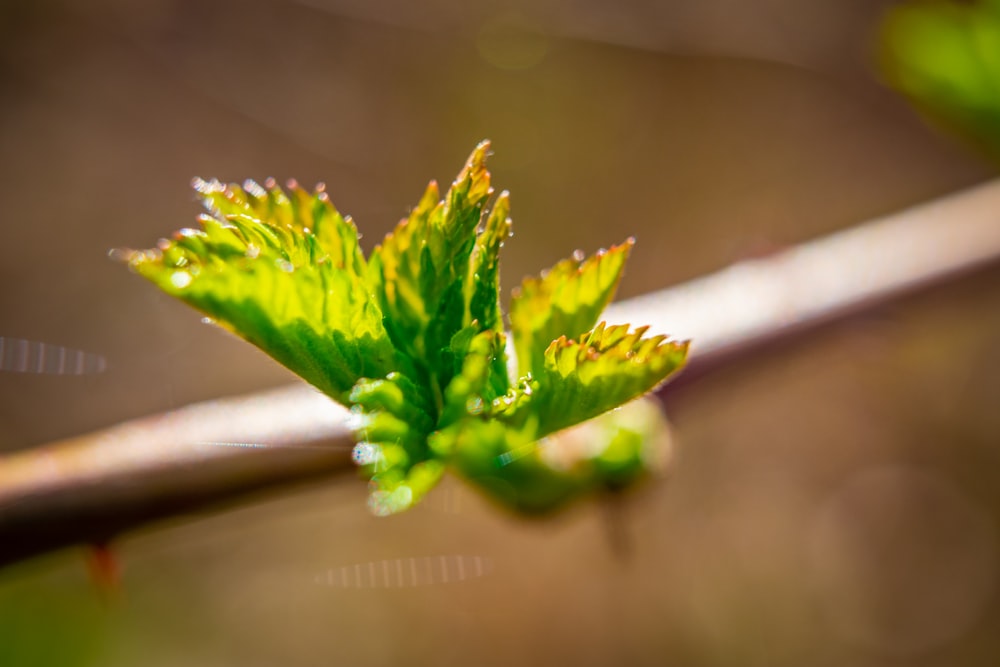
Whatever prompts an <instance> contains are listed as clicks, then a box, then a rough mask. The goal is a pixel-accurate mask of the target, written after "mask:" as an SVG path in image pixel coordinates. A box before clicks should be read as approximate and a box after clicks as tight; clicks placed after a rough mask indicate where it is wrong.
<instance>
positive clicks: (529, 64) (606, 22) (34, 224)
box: [0, 0, 1000, 667]
mask: <svg viewBox="0 0 1000 667" xmlns="http://www.w3.org/2000/svg"><path fill="white" fill-rule="evenodd" d="M888 4H890V3H880V2H876V3H872V2H861V1H860V0H854V1H850V2H844V1H842V0H823V1H818V0H817V1H814V2H809V3H804V2H796V1H794V0H756V1H755V2H741V1H738V0H711V1H704V2H673V1H664V2H641V1H638V0H633V1H631V2H621V3H601V2H591V1H590V0H575V1H573V0H544V1H539V2H531V3H528V2H524V3H516V2H505V3H504V2H501V3H462V2H452V1H448V0H435V1H433V2H419V3H418V2H408V1H404V0H395V1H392V2H380V3H373V2H360V1H356V2H350V1H348V0H299V1H297V2H293V1H278V0H275V1H274V2H263V1H259V2H258V1H253V2H236V1H235V0H233V1H229V2H226V1H224V0H206V1H203V2H194V1H192V2H183V1H175V2H171V1H168V0H156V1H153V2H144V3H132V2H126V1H125V0H120V1H114V0H105V1H102V2H91V3H80V4H76V3H69V2H65V3H64V2H59V1H58V0H42V1H39V2H16V1H7V2H5V3H2V4H0V156H2V160H0V201H2V202H3V206H2V208H0V211H2V213H0V215H2V216H3V218H2V227H0V229H2V231H3V242H2V243H0V278H2V281H3V282H2V284H3V289H2V290H0V336H7V337H16V338H24V339H29V340H36V341H44V342H48V343H52V344H58V345H64V346H69V347H71V348H77V349H83V350H87V351H91V352H95V353H98V354H101V355H103V356H104V357H105V358H106V359H107V362H108V369H107V371H106V372H105V373H103V374H99V375H88V376H82V377H68V376H51V375H34V374H20V373H13V372H0V450H15V449H19V448H23V447H28V446H31V445H35V444H39V443H42V442H46V441H48V440H52V439H55V438H60V437H66V436H70V435H75V434H79V433H83V432H86V431H88V430H91V429H94V428H98V427H101V426H105V425H109V424H112V423H115V422H117V421H120V420H122V419H126V418H129V417H133V416H138V415H143V414H148V413H152V412H156V411H159V410H164V409H167V408H170V407H175V406H180V405H184V404H186V403H189V402H192V401H196V400H201V399H205V398H210V397H214V396H221V395H228V394H234V393H240V392H245V391H250V390H253V389H258V388H263V387H267V386H273V385H278V384H282V383H285V382H288V381H291V380H292V378H291V376H290V375H289V374H288V373H286V372H285V371H283V370H282V369H280V368H278V367H277V366H276V365H275V364H273V363H272V362H270V361H269V360H268V359H266V358H265V357H264V356H263V355H261V354H260V353H258V352H256V351H255V350H252V349H250V348H249V347H248V346H246V345H243V344H241V343H238V342H235V341H233V340H232V339H230V338H229V337H228V336H226V335H224V334H222V333H220V332H219V331H218V330H215V329H212V328H210V327H206V326H205V325H203V324H201V323H200V321H199V317H198V316H197V315H196V314H194V313H192V312H190V311H188V310H187V309H186V308H185V307H183V306H182V305H180V304H177V303H173V302H171V301H170V300H169V299H167V298H166V297H163V296H161V295H159V294H157V293H156V292H155V291H154V289H153V288H151V287H150V286H148V285H146V284H145V283H144V282H143V281H141V280H140V279H139V278H137V277H135V276H130V275H129V274H128V272H127V271H126V270H125V269H124V268H123V267H122V266H120V265H117V264H115V263H113V262H111V261H110V260H108V258H107V251H108V249H110V248H113V247H121V246H129V247H144V246H149V245H151V244H152V243H153V242H155V240H156V239H157V238H158V237H159V236H162V235H165V234H168V233H169V232H171V231H172V230H174V229H176V228H179V227H181V226H186V225H191V224H193V220H194V215H195V214H196V213H197V208H196V206H195V204H194V203H193V197H192V195H191V192H190V190H189V189H188V183H189V181H190V179H191V177H193V176H195V175H200V176H204V177H212V176H215V177H219V178H221V179H226V180H242V179H243V178H246V177H254V178H257V179H262V178H264V177H266V176H269V175H274V176H276V177H278V178H282V179H283V178H287V177H290V176H295V177H296V178H298V179H299V180H300V181H302V182H304V183H310V184H311V183H313V182H315V181H318V180H322V181H325V182H326V183H327V185H328V190H329V192H330V194H331V197H332V198H333V200H334V202H335V203H336V204H337V206H338V207H339V208H340V209H341V210H342V211H344V212H346V213H350V214H352V215H353V216H354V217H355V219H356V220H357V221H358V223H359V226H360V227H361V229H362V231H363V232H364V233H365V238H364V240H363V243H364V244H365V245H366V247H368V248H370V247H371V246H372V245H374V243H375V242H376V241H377V239H379V238H380V237H381V235H382V234H383V233H384V232H385V231H386V230H387V229H388V228H389V226H390V225H391V224H393V223H394V222H395V221H396V220H397V219H398V218H399V217H400V216H402V215H404V214H405V213H406V211H407V207H408V206H410V205H412V204H413V203H415V201H416V199H417V197H418V196H419V194H420V193H421V191H422V188H423V186H424V185H425V183H426V181H427V180H428V179H429V178H432V177H433V178H437V179H438V180H440V181H444V182H447V181H448V180H449V179H450V178H451V177H452V176H453V175H454V173H455V172H456V171H457V169H458V168H459V166H460V165H461V162H462V161H463V160H464V158H465V156H466V155H467V154H468V152H469V151H470V150H471V148H472V147H473V145H474V144H475V143H476V142H477V141H478V140H479V139H481V138H484V137H489V138H491V139H492V140H493V142H494V150H495V151H496V156H495V157H494V158H493V160H492V162H491V166H492V171H493V172H494V179H495V183H496V184H497V185H498V186H499V187H501V188H507V189H510V190H511V191H512V193H513V217H514V224H515V237H514V238H513V239H512V240H511V242H510V243H508V244H507V246H506V248H505V252H506V256H505V265H504V271H505V273H504V280H505V289H506V288H509V287H510V286H512V285H513V284H514V282H515V280H517V279H519V278H520V276H522V275H525V274H527V273H533V272H536V271H538V270H539V269H540V268H542V267H544V266H547V265H549V264H551V263H553V262H554V261H555V260H557V259H559V258H560V257H563V256H566V255H568V254H569V253H570V252H571V251H572V250H573V249H575V248H577V247H580V248H583V249H585V250H587V251H593V250H595V249H596V248H598V247H601V246H607V245H609V244H611V243H613V242H616V241H618V240H620V239H621V238H623V237H624V236H627V235H629V234H635V235H636V236H637V237H638V238H639V245H638V247H637V250H636V252H635V253H634V255H633V259H632V261H631V264H630V266H629V271H628V274H627V276H626V279H625V282H624V283H623V286H622V294H623V295H626V296H627V295H632V294H638V293H642V292H646V291H649V290H652V289H656V288H659V287H664V286H667V285H670V284H674V283H677V282H681V281H683V280H685V279H688V278H692V277H694V276H697V275H699V274H701V273H704V272H708V271H711V270H714V269H717V268H720V267H722V266H725V265H726V264H727V263H729V262H732V261H734V260H737V259H739V258H741V257H745V256H747V255H750V254H755V253H759V252H763V251H766V250H767V249H769V248H774V247H776V246H781V245H783V244H788V243H794V242H797V241H800V240H805V239H809V238H813V237H815V236H818V235H821V234H824V233H826V232H829V231H832V230H835V229H839V228H843V227H846V226H850V225H852V224H855V223H857V222H860V221H863V220H865V219H867V218H870V217H873V216H877V215H879V214H883V213H888V212H892V211H895V210H898V209H900V208H903V207H905V206H907V205H910V204H914V203H917V202H920V201H923V200H926V199H929V198H933V197H935V196H938V195H942V194H945V193H948V192H951V191H954V190H957V189H960V188H962V187H964V186H967V185H970V184H974V183H977V182H981V181H983V180H985V179H987V178H989V177H990V176H991V171H990V169H989V168H988V165H986V163H984V162H982V161H979V160H978V159H977V158H976V157H975V156H974V155H972V154H971V153H968V152H966V151H965V150H964V148H963V147H961V146H959V145H957V144H954V143H952V142H951V140H950V139H948V138H947V137H943V136H939V135H937V134H935V133H934V132H933V131H932V130H930V129H929V128H927V127H926V126H925V125H924V124H923V123H921V122H920V120H919V119H918V118H917V117H916V116H915V114H914V113H913V112H912V111H911V110H910V109H909V107H907V106H906V104H905V103H904V102H903V101H902V100H900V99H899V98H897V97H896V96H894V95H893V94H892V93H891V92H890V91H888V90H886V89H884V88H883V87H882V86H881V85H880V84H879V82H878V80H877V76H876V74H875V72H874V70H873V66H872V64H871V63H872V62H873V61H874V53H875V46H874V44H875V34H876V30H877V23H878V20H879V17H880V15H881V13H882V11H883V10H884V8H885V7H886V6H888ZM929 48H931V46H929ZM998 277H1000V276H998V274H997V272H996V270H992V271H987V272H981V273H979V274H978V275H976V276H973V277H971V278H968V279H965V280H962V281H960V282H957V283H954V284H951V285H948V286H944V287H941V288H937V289H935V290H933V291H931V292H928V293H924V294H922V295H919V296H917V297H913V298H910V299H908V300H906V301H905V302H902V303H899V304H894V305H892V306H889V307H885V308H882V309H881V310H879V311H877V312H875V313H871V314H869V315H866V316H865V317H863V318H856V319H854V320H852V321H850V322H846V323H842V324H839V325H836V326H833V327H830V328H828V329H827V330H825V331H823V332H820V333H819V334H817V335H814V336H812V337H810V338H809V339H807V340H803V341H799V342H796V343H794V344H790V345H786V346H782V347H780V348H777V349H770V350H767V351H765V352H761V353H760V354H758V355H755V356H754V358H751V359H745V360H741V361H739V362H737V363H735V364H733V365H731V366H729V367H727V368H726V369H724V370H721V371H719V372H716V373H715V374H713V375H711V376H709V377H707V378H705V379H703V380H701V381H700V382H698V383H697V384H693V385H691V386H689V387H686V388H685V390H684V392H683V393H679V394H678V395H677V396H675V397H674V398H673V400H672V401H671V403H670V405H669V408H670V413H671V416H672V418H673V422H674V426H675V436H676V441H677V446H678V461H677V463H676V465H675V468H674V472H673V476H672V478H671V479H670V480H669V481H668V482H667V483H665V484H661V485H659V486H657V487H656V488H655V489H652V490H650V491H648V492H647V493H646V494H644V495H641V496H638V497H637V498H636V499H635V500H634V502H632V503H631V504H629V506H628V507H626V508H625V511H624V513H623V514H622V513H618V514H615V513H614V512H612V511H611V510H609V509H608V508H607V507H606V506H603V505H599V504H594V505H590V506H587V507H582V508H578V509H576V510H575V511H571V512H570V513H569V514H568V515H566V516H563V517H561V518H559V519H556V520H554V521H551V522H546V523H532V524H524V523H521V522H518V521H516V520H514V519H512V518H510V517H507V516H505V515H502V514H498V513H497V512H496V511H495V510H494V509H493V508H490V507H487V506H485V505H483V504H482V502H481V501H480V500H479V499H477V498H476V497H474V496H472V495H470V494H469V492H467V491H465V490H464V489H462V488H461V487H459V486H458V485H457V484H448V485H447V486H446V487H445V488H444V489H443V490H442V491H441V492H439V493H438V494H436V496H437V499H435V497H432V498H431V500H430V501H429V502H428V503H427V507H423V508H419V509H417V510H415V511H414V512H412V513H410V514H408V515H404V516H400V517H394V518H392V519H389V520H377V519H375V518H373V517H370V516H368V515H367V513H366V512H365V510H364V507H363V497H364V486H363V484H361V483H344V484H341V485H335V486H333V487H326V488H315V489H311V490H302V491H299V492H296V493H291V494H286V495H283V496H280V497H271V498H270V499H268V500H266V501H261V502H258V503H256V504H251V505H248V506H244V507H242V508H239V509H234V510H232V511H230V512H227V513H222V514H216V515H213V516H211V517H201V518H196V519H195V518H192V519H191V520H185V521H178V522H176V523H175V524H172V525H171V526H170V527H166V528H164V527H161V528H158V529H153V530H149V531H147V532H144V533H143V534H141V535H139V536H137V537H133V538H130V539H127V540H125V541H123V542H122V543H121V544H120V545H118V548H117V552H118V554H119V555H120V557H121V559H122V561H123V563H124V565H125V570H124V574H123V588H122V591H121V594H120V596H119V597H118V599H117V600H116V601H115V602H113V603H111V604H105V603H103V602H102V601H101V597H100V594H98V593H96V592H95V591H94V590H92V589H91V586H90V584H89V583H88V581H87V578H86V571H85V568H84V565H83V563H84V560H83V558H82V556H81V555H80V553H77V552H72V553H69V554H64V555H60V556H55V557H52V558H46V559H42V560H40V561H37V562H35V563H29V564H25V565H22V566H19V567H16V568H12V569H9V570H7V571H5V572H3V573H2V574H0V664H56V663H59V664H73V661H74V660H75V661H76V664H87V665H89V664H93V665H118V664H121V665H135V664H142V665H161V664H162V665H173V664H196V665H241V666H244V667H248V666H254V665H262V666H263V665H281V666H286V665H332V664H345V665H376V664H401V663H404V662H405V663H414V664H455V665H459V664H461V665H467V664H482V665H494V664H496V665H501V664H504V665H507V664H553V663H559V664H563V663H564V664H593V665H605V664H615V663H617V664H651V665H652V664H678V665H831V666H832V665H847V664H850V665H897V664H899V665H902V664H907V665H937V664H967V665H992V664H996V659H997V657H998V655H1000V639H998V637H997V634H996V632H995V628H996V627H997V624H998V622H1000V607H998V603H997V598H996V596H995V594H994V589H995V585H996V578H997V563H998V558H1000V556H998V545H997V528H998V525H997V524H998V516H1000V514H998V510H1000V491H998V490H997V485H996V479H997V464H998V460H997V459H998V456H997V446H998V442H997V439H998V433H1000V418H998V413H997V410H996V404H997V398H998V396H1000V353H998V352H997V348H996V345H995V341H996V340H997V334H998V333H1000V316H998V315H997V313H998V312H1000V309H998V306H1000V285H998ZM609 517H610V518H611V520H613V521H618V522H620V523H622V524H624V526H625V528H626V533H627V535H628V536H629V538H630V542H629V544H630V555H629V556H627V557H622V556H620V555H616V551H615V550H614V548H613V543H612V542H610V541H609V539H608V535H609V533H608V531H607V530H606V528H607V521H608V520H609ZM81 553H82V552H81ZM460 554H464V555H468V556H479V557H481V558H487V559H489V562H490V563H491V564H492V569H491V571H490V572H489V574H488V575H486V576H483V577H481V578H477V579H474V580H469V581H466V582H463V583H449V584H439V585H428V586H423V587H420V588H414V589H402V590H401V589H396V588H389V589H385V588H365V589H362V590H346V589H342V588H338V587H336V586H329V585H325V584H319V583H316V577H317V576H319V577H320V579H321V580H322V579H323V578H324V577H325V573H326V572H327V570H330V569H333V570H334V571H337V572H339V570H337V568H339V567H341V566H345V565H346V566H353V565H354V564H363V566H364V567H368V566H367V563H369V562H371V561H381V560H382V559H395V558H404V559H405V558H410V557H415V556H418V557H423V556H427V555H431V556H438V555H448V556H454V555H460ZM5 646H6V647H7V648H6V649H5V648H4V647H5ZM5 650H6V651H7V652H8V654H9V655H8V657H9V658H10V661H5V659H4V658H3V656H4V651H5ZM32 660H33V661H32Z"/></svg>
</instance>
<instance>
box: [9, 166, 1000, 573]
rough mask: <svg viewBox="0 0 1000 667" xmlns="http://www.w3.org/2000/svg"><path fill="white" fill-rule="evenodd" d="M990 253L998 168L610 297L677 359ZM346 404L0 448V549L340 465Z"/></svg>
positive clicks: (845, 308) (17, 553) (293, 399)
mask: <svg viewBox="0 0 1000 667" xmlns="http://www.w3.org/2000/svg"><path fill="white" fill-rule="evenodd" d="M997 259H1000V181H998V182H993V183H989V184H986V185H982V186H979V187H975V188H972V189H969V190H966V191H964V192H961V193H958V194H954V195H951V196H948V197H944V198H942V199H939V200H936V201H933V202H931V203H928V204H924V205H921V206H917V207H915V208H912V209H909V210H906V211H904V212H902V213H898V214H895V215H891V216H888V217H886V218H882V219H879V220H875V221H873V222H869V223H866V224H864V225H860V226H858V227H855V228H852V229H849V230H846V231H843V232H839V233H836V234H833V235H831V236H828V237H825V238H821V239H818V240H815V241H811V242H809V243H805V244H802V245H799V246H795V247H792V248H789V249H787V250H784V251H781V252H779V253H776V254H773V255H770V256H768V257H764V258H761V259H756V260H752V261H746V262H741V263H738V264H735V265H733V266H730V267H729V268H726V269H723V270H722V271H719V272H717V273H714V274H711V275H708V276H705V277H702V278H698V279H696V280H693V281H691V282H689V283H686V284H683V285H680V286H677V287H672V288H669V289H665V290H661V291H658V292H654V293H651V294H648V295H645V296H641V297H637V298H634V299H630V300H628V301H624V302H621V303H617V304H614V305H613V306H612V307H611V308H609V310H608V313H607V315H606V317H607V319H608V320H609V321H612V322H626V321H631V322H642V323H649V324H650V325H651V330H652V331H654V332H666V333H671V334H673V335H674V336H675V337H677V338H690V339H692V340H693V341H694V342H693V345H692V355H691V359H690V362H689V368H688V370H687V371H686V372H685V374H686V375H690V374H692V373H698V372H699V371H700V370H703V369H705V368H707V367H709V366H713V365H716V364H718V363H721V362H722V361H724V360H725V359H728V358H730V357H733V356H740V355H741V354H742V353H744V352H746V351H747V350H749V349H752V348H754V347H755V346H757V345H759V344H761V343H764V342H770V341H773V340H775V339H777V338H779V337H782V336H785V335H789V334H791V333H794V332H798V331H801V330H802V329H803V328H806V327H811V326H817V325H821V324H823V323H825V322H829V321H831V320H834V319H837V318H840V317H842V316H844V315H846V314H849V313H852V312H856V311H858V310H861V309H864V308H866V307H869V306H872V305H874V304H878V303H881V302H884V301H886V300H888V299H892V298H894V297H896V296H899V295H902V294H905V293H909V292H912V291H914V290H916V289H918V288H920V287H922V286H925V285H928V284H931V283H936V282H941V281H944V280H947V279H950V278H952V277H954V276H956V275H958V274H962V273H965V272H968V271H971V270H973V269H975V268H978V267H982V266H984V265H987V264H989V263H991V262H995V261H996V260H997ZM347 416H348V413H347V412H346V410H344V409H343V408H341V407H339V406H337V405H335V404H334V403H332V402H331V401H329V400H328V399H326V398H325V397H323V396H321V395H320V394H318V393H317V392H315V391H314V390H312V389H310V388H308V387H305V386H302V385H297V386H292V387H288V388H283V389H277V390H273V391H269V392H264V393H260V394H253V395H249V396H244V397H240V398H229V399H221V400H217V401H209V402H206V403H200V404H197V405H192V406H188V407H186V408H182V409H179V410H174V411H171V412H168V413H165V414H163V415H158V416H152V417H147V418H144V419H139V420H135V421H131V422H127V423H124V424H121V425H118V426H115V427H112V428H110V429H107V430H104V431H99V432H97V433H93V434H89V435H85V436H81V437H78V438H74V439H71V440H66V441H62V442H57V443H52V444H49V445H45V446H42V447H38V448H35V449H31V450H29V451H26V452H23V453H18V454H14V455H10V456H7V457H2V458H0V565H2V564H5V563H9V562H13V561H15V560H19V559H22V558H25V557H28V556H32V555H35V554H38V553H42V552H44V551H48V550H51V549H55V548H59V547H63V546H68V545H71V544H76V543H95V544H99V543H104V542H106V541H107V540H108V539H110V538H112V537H114V536H115V535H118V534H120V533H122V532H124V531H127V530H130V529H133V528H135V527H138V526H141V525H143V524H146V523H148V522H150V521H153V520H156V519H160V518H164V517H168V516H172V515H177V514H180V513H184V512H189V511H192V510H195V509H199V508H203V507H205V506H208V505H210V504H213V503H218V502H220V501H224V500H232V499H235V498H237V497H239V496H240V495H242V494H245V493H247V492H250V491H254V490H259V489H261V488H265V487H270V486H276V485H281V484H288V483H291V482H296V481H302V480H306V479H310V478H315V477H318V476H322V475H331V474H337V473H341V472H344V471H347V470H350V469H351V467H350V461H349V452H350V449H351V447H352V445H353V441H352V439H351V435H350V430H349V428H348V426H347V423H346V421H347Z"/></svg>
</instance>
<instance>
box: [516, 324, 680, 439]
mask: <svg viewBox="0 0 1000 667" xmlns="http://www.w3.org/2000/svg"><path fill="white" fill-rule="evenodd" d="M647 329H648V327H639V328H637V329H635V330H630V329H629V326H628V325H627V324H622V325H616V326H606V325H605V324H604V323H603V322H601V323H600V324H599V325H597V327H596V328H594V329H593V330H592V331H590V332H588V333H586V334H584V335H583V336H582V337H580V340H579V342H577V341H573V340H569V339H567V338H566V337H565V336H561V337H560V338H559V339H557V340H555V341H553V342H552V344H551V345H549V347H548V349H546V350H545V361H544V368H543V370H542V372H541V374H540V376H539V377H538V389H537V390H536V391H535V392H534V397H533V400H532V403H531V408H532V410H533V412H534V413H535V414H536V415H537V416H538V427H537V429H538V430H537V432H536V433H535V435H536V437H543V436H545V435H548V434H549V433H553V432H554V431H558V430H560V429H563V428H566V427H567V426H571V425H573V424H577V423H579V422H582V421H585V420H587V419H590V418H592V417H596V416H597V415H599V414H601V413H602V412H606V411H608V410H611V409H612V408H615V407H617V406H619V405H622V404H623V403H626V402H628V401H630V400H632V399H633V398H636V397H638V396H641V395H642V394H644V393H646V392H647V391H650V390H652V389H654V388H655V387H656V386H657V385H658V384H660V383H661V382H663V380H664V379H665V378H666V377H667V376H669V375H670V374H672V373H674V372H675V371H677V370H678V369H679V368H680V367H681V366H682V365H683V364H684V361H685V359H686V357H687V349H688V344H687V343H686V342H683V343H678V342H675V341H669V340H667V339H666V337H665V336H653V337H651V338H643V337H642V336H643V334H645V333H646V330H647Z"/></svg>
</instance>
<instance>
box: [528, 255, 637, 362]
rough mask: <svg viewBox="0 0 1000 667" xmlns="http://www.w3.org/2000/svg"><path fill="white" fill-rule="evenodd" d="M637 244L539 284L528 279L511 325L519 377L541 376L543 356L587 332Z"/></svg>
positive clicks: (555, 270)
mask: <svg viewBox="0 0 1000 667" xmlns="http://www.w3.org/2000/svg"><path fill="white" fill-rule="evenodd" d="M634 244H635V239H632V238H629V239H627V240H626V241H625V242H624V243H622V244H621V245H617V246H613V247H612V248H611V249H610V250H608V251H600V252H598V253H597V254H596V255H593V256H591V257H590V258H588V259H586V260H584V259H583V257H582V256H579V255H578V256H574V258H572V259H565V260H563V261H561V262H559V263H558V264H556V265H555V266H554V267H552V269H551V270H550V271H548V272H546V273H543V274H542V275H541V276H540V277H538V278H526V279H525V280H524V282H523V283H522V284H521V286H520V288H519V289H516V290H515V291H514V295H513V298H512V299H511V302H510V325H511V333H512V335H513V337H514V350H515V352H516V353H517V361H518V371H519V373H520V374H521V375H526V374H528V373H531V374H532V375H535V376H537V375H539V374H540V373H542V371H543V369H544V368H545V351H546V349H547V348H548V347H549V344H550V343H551V342H552V341H554V340H555V339H557V338H559V337H560V336H566V337H567V338H577V337H578V336H580V335H581V334H583V333H584V332H586V331H589V330H590V329H591V328H592V327H593V326H594V325H595V324H597V319H598V318H599V317H600V316H601V313H602V312H603V311H604V308H605V307H606V306H607V305H608V303H609V302H610V301H611V298H612V297H613V296H614V293H615V290H616V289H617V288H618V282H619V281H620V280H621V276H622V271H623V270H624V268H625V260H626V259H628V255H629V252H630V251H631V249H632V246H633V245H634Z"/></svg>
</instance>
